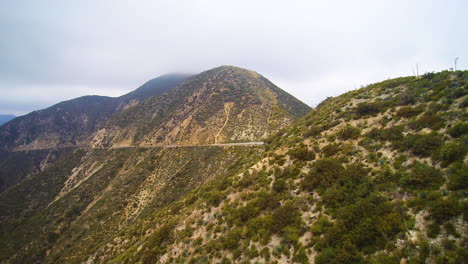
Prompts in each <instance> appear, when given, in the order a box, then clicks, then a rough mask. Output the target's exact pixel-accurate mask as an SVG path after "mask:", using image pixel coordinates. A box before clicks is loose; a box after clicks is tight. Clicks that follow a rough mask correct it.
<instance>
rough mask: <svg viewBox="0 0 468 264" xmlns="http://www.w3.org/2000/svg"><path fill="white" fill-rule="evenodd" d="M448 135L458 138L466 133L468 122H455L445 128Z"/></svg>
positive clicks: (467, 131)
mask: <svg viewBox="0 0 468 264" xmlns="http://www.w3.org/2000/svg"><path fill="white" fill-rule="evenodd" d="M447 132H448V133H449V135H450V136H452V137H454V138H459V137H461V136H463V135H465V134H466V133H468V123H466V122H457V123H456V124H455V125H453V126H452V127H451V128H449V129H448V130H447Z"/></svg>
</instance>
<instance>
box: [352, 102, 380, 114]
mask: <svg viewBox="0 0 468 264" xmlns="http://www.w3.org/2000/svg"><path fill="white" fill-rule="evenodd" d="M381 108H382V107H381V104H380V103H379V102H371V103H360V104H358V105H357V107H356V114H357V115H358V116H359V117H362V116H367V115H376V114H378V113H379V112H380V111H381Z"/></svg>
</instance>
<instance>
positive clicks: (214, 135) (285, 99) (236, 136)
mask: <svg viewBox="0 0 468 264" xmlns="http://www.w3.org/2000/svg"><path fill="white" fill-rule="evenodd" d="M309 110H310V107H308V106H307V105H305V104H304V103H302V102H301V101H299V100H297V99H296V98H294V97H293V96H291V95H289V94H288V93H286V92H284V91H283V90H281V89H280V88H278V87H277V86H275V85H274V84H273V83H271V82H270V81H269V80H267V79H266V78H264V77H262V76H261V75H259V74H258V73H256V72H253V71H249V70H245V69H241V68H237V67H233V66H221V67H218V68H215V69H212V70H209V71H206V72H203V73H200V74H198V75H196V76H193V77H191V78H188V79H187V80H186V81H185V82H184V83H182V84H181V85H179V86H178V87H176V88H175V89H172V90H170V91H169V92H167V93H164V94H161V95H160V96H155V97H152V98H150V99H149V100H146V101H145V102H143V103H142V104H140V105H138V106H136V107H133V108H132V109H130V110H128V111H123V112H121V113H120V114H118V115H116V116H114V117H113V118H112V119H111V120H110V121H109V122H108V123H107V125H106V126H105V127H103V128H102V129H101V130H100V131H98V133H97V134H96V136H95V137H94V139H93V142H92V146H94V147H121V146H132V145H136V146H160V145H203V144H212V143H222V142H248V141H260V140H262V139H264V138H266V137H268V136H269V135H271V134H272V133H273V132H276V131H278V129H281V128H283V127H285V126H287V125H289V124H291V123H292V122H293V121H294V120H295V119H297V118H298V117H300V116H303V115H305V114H306V113H307V112H308V111H309Z"/></svg>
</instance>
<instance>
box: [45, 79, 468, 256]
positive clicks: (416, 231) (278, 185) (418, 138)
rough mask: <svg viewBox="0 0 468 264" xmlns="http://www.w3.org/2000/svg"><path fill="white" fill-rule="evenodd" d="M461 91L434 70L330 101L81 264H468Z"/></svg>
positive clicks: (462, 86) (462, 83)
mask: <svg viewBox="0 0 468 264" xmlns="http://www.w3.org/2000/svg"><path fill="white" fill-rule="evenodd" d="M467 85H468V72H466V71H465V72H461V71H459V72H455V73H452V72H442V73H437V74H426V75H424V76H422V77H421V78H414V77H407V78H400V79H394V80H389V81H385V82H382V83H378V84H374V85H371V86H369V87H366V88H364V89H360V90H357V91H352V92H349V93H347V94H344V95H342V96H339V97H336V98H329V99H327V100H326V101H324V102H323V103H322V104H320V105H319V106H318V107H317V108H316V109H314V110H313V111H312V112H311V113H310V114H308V115H307V116H306V117H304V118H302V119H301V120H300V121H299V122H297V123H295V124H294V125H293V126H291V127H289V128H287V129H284V130H282V131H281V132H279V133H278V134H276V135H275V136H273V137H271V138H270V139H269V140H268V141H267V142H268V144H267V151H266V152H265V153H264V155H263V157H262V158H261V159H258V160H257V162H256V163H255V164H254V165H252V166H249V168H248V169H242V167H241V166H240V167H239V168H238V169H234V170H233V171H232V173H227V174H224V175H223V176H221V177H217V178H214V179H213V180H212V181H210V182H209V183H207V184H204V185H203V186H201V187H200V188H198V189H195V190H194V191H193V192H191V193H189V194H188V195H186V196H183V197H182V198H181V199H179V200H177V201H175V202H173V203H170V204H168V206H166V207H165V208H162V209H160V210H156V211H154V212H153V213H151V214H149V215H148V216H146V217H145V218H144V219H140V220H137V221H135V223H133V224H132V225H131V226H130V227H128V228H126V230H125V231H121V232H120V233H119V234H118V235H116V236H115V237H114V238H113V239H110V240H108V242H107V243H105V244H102V245H100V246H98V247H97V248H95V249H93V250H95V253H94V254H91V256H89V258H88V261H89V262H95V263H96V262H97V263H137V262H142V263H254V262H259V263H274V262H278V263H286V262H294V263H466V260H467V256H468V252H467V249H466V247H467V245H466V241H467V236H466V228H467V216H466V211H467V205H468V204H467V187H468V186H467V184H466V183H467V182H468V180H467V177H468V175H467V171H468V169H467V167H466V161H467V157H466V153H467V144H466V143H467V140H468V139H467V136H468V123H467V121H468V120H467V112H466V107H467V106H468V95H467V94H468V89H467V87H468V86H467ZM254 158H255V157H254ZM236 171H237V172H236ZM65 241H66V239H65V238H64V239H63V240H61V242H62V243H61V244H63V243H64V242H65ZM89 252H90V251H83V253H82V254H81V257H82V259H83V260H84V258H85V257H86V256H87V255H89ZM53 256H54V257H56V258H58V259H60V260H64V261H66V260H67V258H68V257H67V256H70V255H69V254H68V253H65V254H61V253H60V250H58V251H54V253H53Z"/></svg>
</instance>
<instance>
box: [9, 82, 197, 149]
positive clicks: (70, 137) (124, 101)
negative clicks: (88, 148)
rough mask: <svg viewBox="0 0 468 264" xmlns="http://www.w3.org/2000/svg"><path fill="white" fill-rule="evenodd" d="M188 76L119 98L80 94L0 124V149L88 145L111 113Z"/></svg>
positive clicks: (145, 85) (154, 84)
mask: <svg viewBox="0 0 468 264" xmlns="http://www.w3.org/2000/svg"><path fill="white" fill-rule="evenodd" d="M187 77H188V75H183V74H172V75H165V76H161V77H159V78H156V79H153V80H151V81H149V82H147V83H145V84H144V85H143V86H141V87H140V88H138V89H137V90H135V91H133V92H131V93H129V94H126V95H123V96H121V97H117V98H112V97H105V96H83V97H80V98H76V99H73V100H69V101H65V102H61V103H59V104H56V105H54V106H51V107H49V108H47V109H44V110H39V111H34V112H32V113H30V114H27V115H25V116H21V117H18V118H16V119H15V120H12V121H11V122H9V123H8V124H5V125H3V126H1V127H0V150H3V151H20V150H33V149H45V148H53V147H67V146H77V145H85V144H88V143H89V139H90V136H91V135H92V134H93V133H94V132H95V131H96V130H97V129H98V128H99V127H101V126H102V124H103V123H104V122H105V121H107V120H108V119H109V118H110V117H111V116H112V115H114V114H115V113H118V112H120V111H122V110H124V109H126V108H130V107H131V106H134V105H136V104H138V103H139V102H140V101H141V100H143V99H145V98H147V97H150V96H153V95H157V94H160V93H163V92H165V91H167V90H169V89H170V88H173V87H175V86H177V85H178V84H179V83H180V82H182V81H183V80H184V79H186V78H187Z"/></svg>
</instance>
